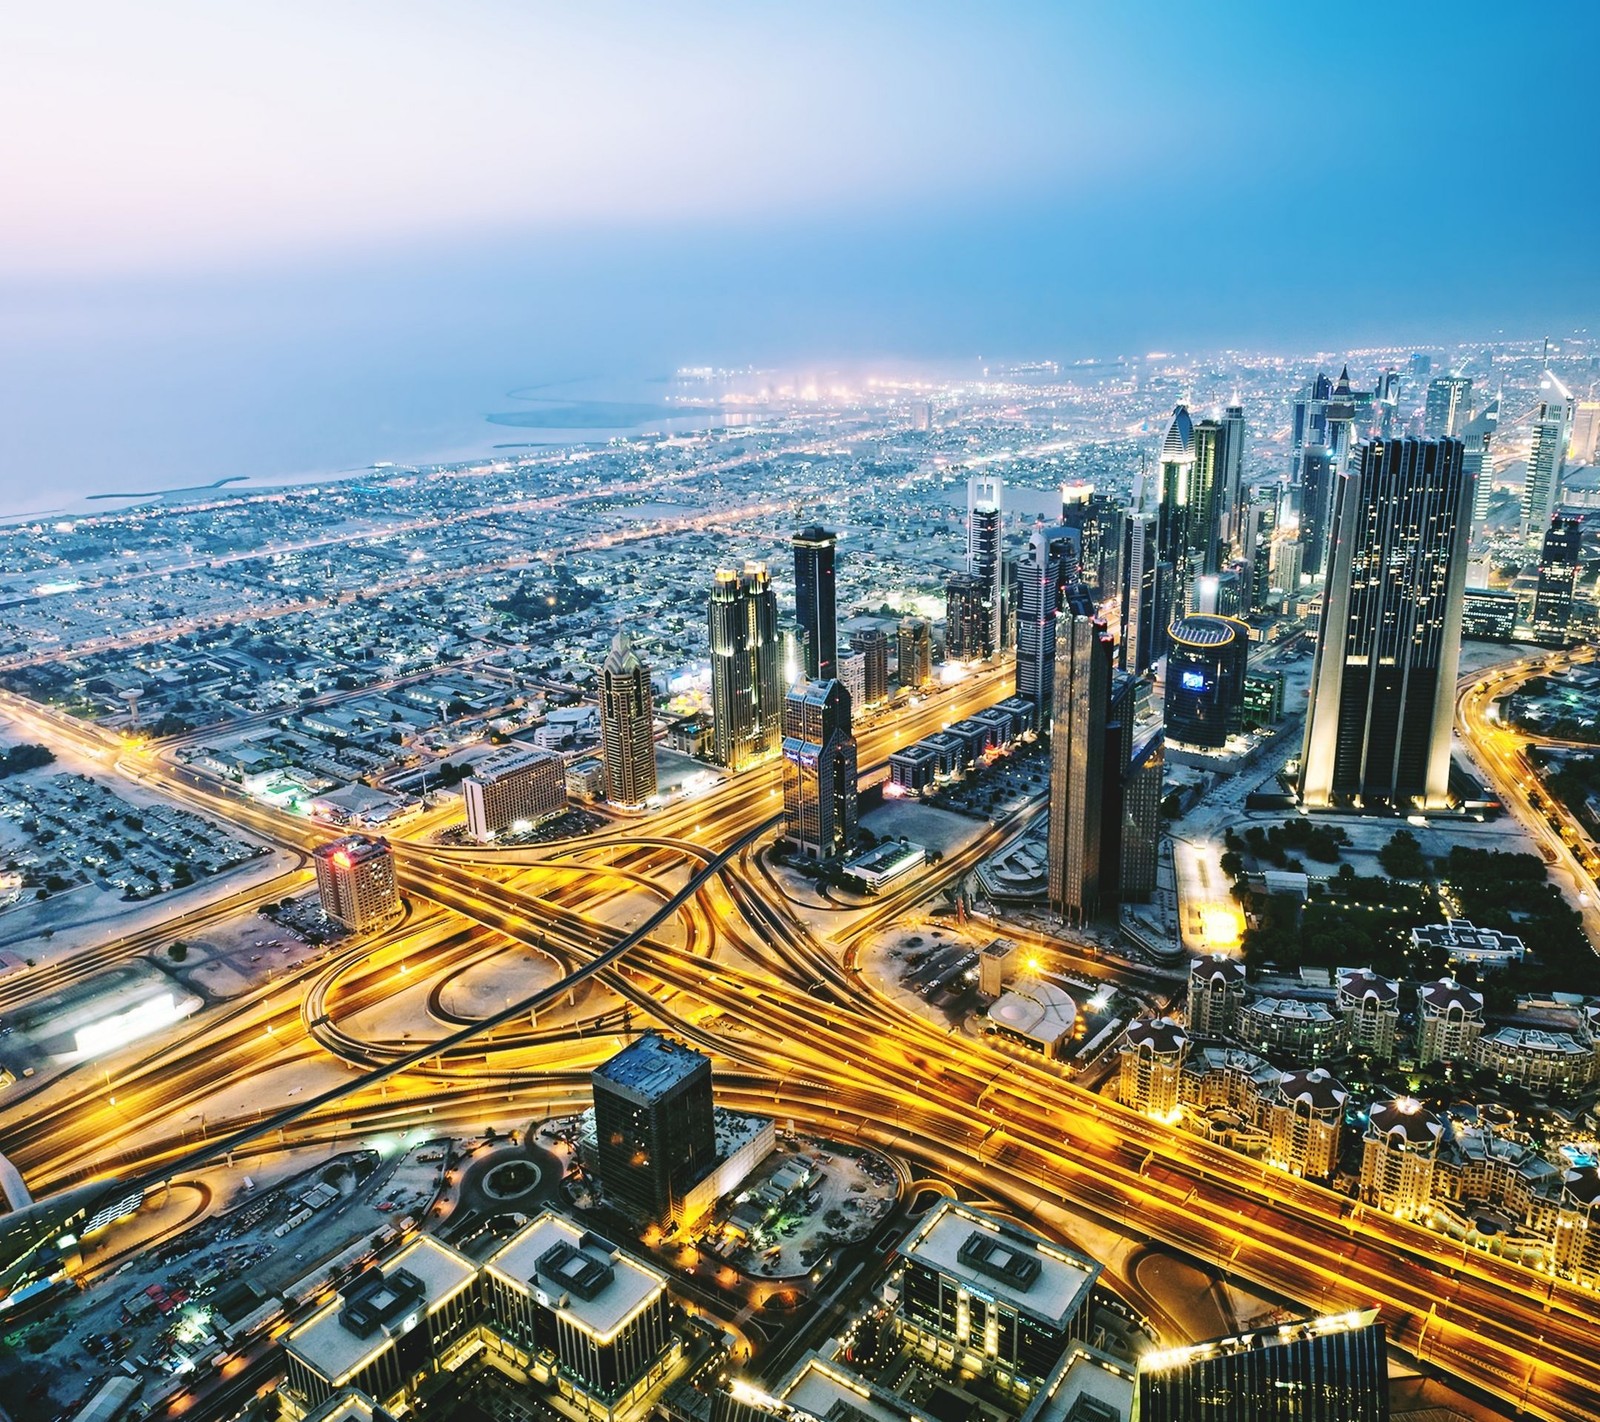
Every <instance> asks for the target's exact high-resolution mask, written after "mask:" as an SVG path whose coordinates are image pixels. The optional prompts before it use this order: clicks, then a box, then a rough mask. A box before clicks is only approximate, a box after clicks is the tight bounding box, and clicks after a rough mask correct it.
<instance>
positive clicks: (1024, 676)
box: [1017, 527, 1061, 735]
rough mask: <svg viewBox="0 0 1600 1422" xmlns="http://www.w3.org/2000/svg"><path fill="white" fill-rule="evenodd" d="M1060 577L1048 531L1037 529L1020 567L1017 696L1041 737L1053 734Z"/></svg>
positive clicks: (1018, 572)
mask: <svg viewBox="0 0 1600 1422" xmlns="http://www.w3.org/2000/svg"><path fill="white" fill-rule="evenodd" d="M1060 574H1061V563H1060V560H1059V559H1058V558H1057V557H1056V556H1054V554H1053V553H1052V552H1051V539H1050V534H1049V531H1048V530H1046V529H1044V528H1042V527H1041V528H1036V529H1035V530H1034V531H1033V533H1032V535H1031V536H1030V537H1029V539H1028V551H1027V552H1026V553H1024V554H1023V556H1022V561H1021V562H1020V563H1018V564H1017V695H1018V696H1019V697H1020V698H1021V699H1022V700H1024V701H1026V702H1028V703H1029V704H1030V705H1031V706H1032V707H1033V729H1034V730H1035V731H1037V732H1039V733H1040V734H1042V735H1048V734H1049V731H1050V704H1051V699H1052V697H1053V696H1054V693H1055V676H1056V605H1057V602H1058V600H1059V597H1060Z"/></svg>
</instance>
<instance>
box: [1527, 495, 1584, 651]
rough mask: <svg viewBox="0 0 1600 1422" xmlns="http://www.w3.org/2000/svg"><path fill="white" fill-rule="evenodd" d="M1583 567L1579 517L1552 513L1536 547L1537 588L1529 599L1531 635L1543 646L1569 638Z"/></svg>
mask: <svg viewBox="0 0 1600 1422" xmlns="http://www.w3.org/2000/svg"><path fill="white" fill-rule="evenodd" d="M1582 568H1583V521H1582V520H1581V519H1576V518H1561V517H1559V516H1558V517H1556V518H1553V519H1551V520H1550V527H1549V528H1548V529H1546V531H1545V535H1544V545H1543V547H1542V548H1541V549H1540V551H1539V592H1538V595H1537V596H1536V597H1535V598H1534V603H1533V635H1534V639H1535V640H1536V641H1538V642H1542V643H1543V644H1544V645H1545V646H1547V647H1565V646H1566V645H1567V644H1568V643H1569V642H1570V641H1571V640H1572V637H1571V631H1572V604H1573V601H1574V600H1575V599H1576V597H1577V595H1578V574H1579V573H1580V572H1581V571H1582Z"/></svg>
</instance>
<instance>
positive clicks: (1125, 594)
mask: <svg viewBox="0 0 1600 1422" xmlns="http://www.w3.org/2000/svg"><path fill="white" fill-rule="evenodd" d="M1159 534H1160V519H1159V518H1151V517H1148V516H1146V515H1144V514H1141V513H1137V512H1134V513H1130V514H1128V515H1127V517H1126V518H1124V519H1123V522H1122V598H1121V612H1120V617H1119V631H1118V637H1117V663H1118V665H1119V666H1121V667H1122V668H1123V670H1125V671H1130V672H1133V673H1134V674H1135V675H1140V674H1142V673H1143V672H1146V671H1148V670H1149V669H1150V667H1151V665H1152V664H1153V663H1154V662H1155V661H1156V660H1157V659H1158V658H1159V657H1161V656H1162V655H1163V654H1164V653H1165V651H1166V645H1167V623H1168V622H1169V621H1170V620H1171V612H1172V564H1170V563H1167V562H1163V561H1162V559H1161V555H1160V548H1159V543H1160V536H1159Z"/></svg>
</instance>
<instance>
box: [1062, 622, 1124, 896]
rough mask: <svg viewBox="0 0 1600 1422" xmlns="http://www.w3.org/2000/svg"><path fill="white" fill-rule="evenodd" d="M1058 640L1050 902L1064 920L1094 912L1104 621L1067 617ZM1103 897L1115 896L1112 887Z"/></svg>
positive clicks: (1106, 662) (1105, 677) (1106, 679)
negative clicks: (1069, 618) (1070, 619)
mask: <svg viewBox="0 0 1600 1422" xmlns="http://www.w3.org/2000/svg"><path fill="white" fill-rule="evenodd" d="M1058 641H1059V643H1060V645H1058V647H1057V655H1056V684H1055V695H1054V707H1053V711H1054V715H1053V718H1052V721H1051V731H1050V838H1049V857H1050V866H1049V870H1050V872H1049V880H1050V885H1049V887H1050V906H1051V908H1053V909H1054V910H1055V911H1056V912H1057V913H1059V914H1060V915H1061V916H1062V918H1064V919H1065V920H1066V921H1067V922H1069V923H1077V924H1081V923H1084V922H1087V921H1088V920H1090V919H1093V918H1095V917H1097V916H1098V915H1099V913H1100V910H1101V893H1102V885H1101V882H1100V830H1101V818H1102V810H1103V806H1102V803H1101V801H1102V797H1103V795H1104V788H1105V773H1106V766H1105V735H1106V711H1107V703H1108V701H1109V699H1110V694H1111V640H1110V638H1109V637H1107V636H1106V629H1105V624H1104V623H1103V622H1099V621H1097V620H1095V619H1094V618H1091V617H1074V618H1073V619H1072V621H1071V622H1069V623H1065V624H1063V626H1062V628H1060V629H1058ZM1116 773H1117V771H1116V770H1113V771H1112V774H1116ZM1109 897H1110V899H1111V900H1112V901H1115V898H1116V890H1115V888H1113V889H1112V891H1111V893H1110V895H1109Z"/></svg>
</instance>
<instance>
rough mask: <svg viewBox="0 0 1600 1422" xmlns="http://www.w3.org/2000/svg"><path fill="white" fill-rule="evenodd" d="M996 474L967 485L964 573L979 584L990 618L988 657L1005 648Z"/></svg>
mask: <svg viewBox="0 0 1600 1422" xmlns="http://www.w3.org/2000/svg"><path fill="white" fill-rule="evenodd" d="M1004 487H1005V486H1004V484H1003V483H1002V481H1001V479H1000V476H999V475H998V474H978V475H974V476H973V477H972V478H971V479H969V480H968V481H967V572H969V573H971V574H972V575H973V576H974V577H976V578H978V579H980V580H981V582H982V585H983V590H984V592H983V595H984V599H985V603H986V607H987V610H988V615H989V630H988V637H987V644H988V647H989V651H988V652H987V653H986V655H988V656H993V655H995V654H996V653H997V652H1001V651H1004V650H1005V647H1006V645H1007V644H1006V624H1007V618H1006V598H1005V593H1006V556H1005V515H1004V513H1003V512H1002V509H1001V491H1002V489H1003V488H1004Z"/></svg>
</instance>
